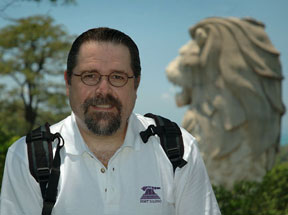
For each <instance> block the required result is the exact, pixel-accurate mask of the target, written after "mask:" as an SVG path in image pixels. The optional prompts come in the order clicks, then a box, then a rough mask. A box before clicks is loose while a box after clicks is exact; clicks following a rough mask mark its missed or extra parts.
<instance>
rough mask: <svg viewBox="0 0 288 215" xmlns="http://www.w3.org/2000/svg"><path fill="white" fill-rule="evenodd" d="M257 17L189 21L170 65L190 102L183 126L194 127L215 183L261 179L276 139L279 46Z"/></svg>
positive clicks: (183, 99)
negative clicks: (185, 39) (187, 37)
mask: <svg viewBox="0 0 288 215" xmlns="http://www.w3.org/2000/svg"><path fill="white" fill-rule="evenodd" d="M264 28H265V26H264V24H263V23H261V22H259V21H256V20H254V19H252V18H243V19H239V18H234V17H231V18H220V17H214V18H207V19H204V20H202V21H200V22H199V23H198V24H196V25H195V26H193V27H192V28H191V29H190V35H191V37H192V38H193V40H191V41H189V42H188V43H187V44H185V45H184V46H183V47H182V48H181V49H180V51H179V56H178V57H176V59H174V60H173V61H172V62H171V63H170V64H169V66H168V67H167V69H166V74H167V77H168V79H169V80H170V81H171V82H172V83H174V84H176V85H178V86H180V87H181V88H182V92H181V93H178V94H177V95H176V103H177V105H178V106H184V105H189V108H188V110H187V112H186V113H185V116H184V119H183V124H182V126H183V127H185V128H186V129H187V130H188V131H189V132H190V133H191V134H193V135H194V136H195V137H196V139H197V140H198V143H199V149H200V151H201V153H202V156H203V159H204V161H205V164H206V167H207V171H208V174H209V176H210V178H211V181H212V183H214V184H215V185H219V184H222V185H224V186H226V187H230V188H231V187H232V186H233V184H234V182H235V181H240V180H254V181H255V180H256V181H260V180H261V179H262V177H263V176H264V175H265V174H266V172H267V170H269V169H270V168H271V167H272V166H273V162H274V160H275V155H276V153H277V149H278V146H279V140H280V127H281V116H282V115H283V114H284V112H285V107H284V105H283V102H282V98H281V81H282V80H283V76H282V70H281V64H280V60H279V55H280V54H279V52H278V51H277V50H276V49H275V48H274V47H273V45H272V44H271V42H270V40H269V38H268V36H267V34H266V33H265V31H264Z"/></svg>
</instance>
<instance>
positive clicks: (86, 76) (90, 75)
mask: <svg viewBox="0 0 288 215" xmlns="http://www.w3.org/2000/svg"><path fill="white" fill-rule="evenodd" d="M99 80H100V74H99V73H98V72H84V73H83V74H82V81H83V82H84V83H85V84H87V85H96V84H97V83H98V82H99Z"/></svg>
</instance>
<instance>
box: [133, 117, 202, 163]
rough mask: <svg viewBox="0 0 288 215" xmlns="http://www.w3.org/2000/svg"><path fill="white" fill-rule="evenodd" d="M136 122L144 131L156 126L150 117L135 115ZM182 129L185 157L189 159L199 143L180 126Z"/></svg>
mask: <svg viewBox="0 0 288 215" xmlns="http://www.w3.org/2000/svg"><path fill="white" fill-rule="evenodd" d="M134 117H136V118H134V120H138V121H139V122H140V124H141V125H142V126H143V131H144V130H145V129H147V128H148V126H149V125H151V124H153V125H156V123H155V121H154V119H152V118H150V117H145V116H143V115H141V114H134ZM178 126H179V128H180V129H181V134H182V139H183V143H184V148H185V153H184V157H185V158H188V157H189V154H190V153H191V150H192V149H193V147H194V146H195V145H196V147H197V141H196V139H195V137H194V136H192V134H190V133H189V132H188V131H187V130H186V129H184V128H182V127H181V126H180V125H178Z"/></svg>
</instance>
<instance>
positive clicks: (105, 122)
mask: <svg viewBox="0 0 288 215" xmlns="http://www.w3.org/2000/svg"><path fill="white" fill-rule="evenodd" d="M96 105H111V106H112V107H115V108H116V109H117V113H111V112H106V111H102V112H101V111H97V112H88V110H89V107H90V106H96ZM82 108H83V110H84V122H85V124H86V126H87V128H88V129H89V130H90V131H91V132H93V133H94V134H96V135H97V136H111V135H112V134H114V133H115V132H116V131H117V130H118V129H119V128H120V126H121V111H122V104H121V102H120V101H119V100H117V99H116V98H114V97H113V96H112V95H110V94H108V95H107V96H105V97H104V96H103V95H97V96H95V97H93V98H88V99H86V100H85V101H84V103H83V105H82Z"/></svg>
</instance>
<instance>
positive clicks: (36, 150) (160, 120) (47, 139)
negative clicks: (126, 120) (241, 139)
mask: <svg viewBox="0 0 288 215" xmlns="http://www.w3.org/2000/svg"><path fill="white" fill-rule="evenodd" d="M145 116H146V117H149V118H153V119H154V120H155V123H156V126H155V125H150V126H148V128H147V129H146V130H145V131H141V132H140V136H141V139H142V141H143V142H144V143H147V142H148V139H149V137H151V136H154V135H157V136H158V137H159V138H160V143H161V146H162V148H163V150H164V151H165V153H166V155H167V157H168V158H169V160H170V162H171V164H172V166H173V172H175V169H176V168H177V167H179V168H182V167H183V166H184V165H185V164H186V163H187V162H186V161H185V160H184V159H183V158H182V157H183V154H184V144H183V139H182V133H181V130H180V128H179V127H178V125H177V124H176V123H175V122H171V121H170V120H169V119H166V118H164V117H161V116H158V115H154V114H151V113H148V114H145ZM49 127H50V125H49V124H48V123H46V124H45V125H42V126H40V127H39V128H37V129H35V130H33V131H31V132H30V133H28V134H27V136H26V143H27V151H28V159H29V169H30V173H31V175H32V176H33V177H34V178H35V180H36V181H37V182H38V183H39V185H40V188H41V194H42V198H43V208H42V215H50V214H51V213H52V209H53V207H54V205H55V202H56V198H57V193H58V191H57V187H58V181H59V177H60V164H61V158H60V149H61V148H62V147H63V146H64V139H63V138H62V136H61V135H60V134H59V133H55V134H52V133H51V132H50V128H49ZM54 140H57V147H56V152H55V155H54V158H53V151H52V142H53V141H54Z"/></svg>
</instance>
